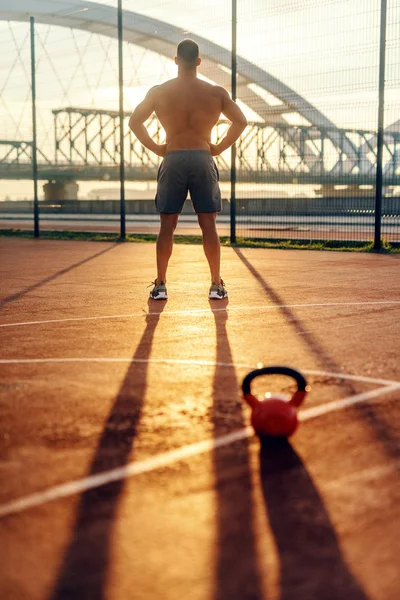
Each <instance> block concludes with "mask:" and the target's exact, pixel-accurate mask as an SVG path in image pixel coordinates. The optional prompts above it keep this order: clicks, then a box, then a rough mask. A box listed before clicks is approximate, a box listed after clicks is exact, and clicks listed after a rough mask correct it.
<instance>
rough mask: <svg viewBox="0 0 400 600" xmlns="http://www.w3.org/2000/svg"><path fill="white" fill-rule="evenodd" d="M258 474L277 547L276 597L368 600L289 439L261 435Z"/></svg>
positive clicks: (294, 599) (284, 598)
mask: <svg viewBox="0 0 400 600" xmlns="http://www.w3.org/2000/svg"><path fill="white" fill-rule="evenodd" d="M260 476H261V484H262V491H263V497H264V502H265V508H266V512H267V515H268V519H269V523H270V526H271V529H272V532H273V535H274V538H275V542H276V545H277V548H278V553H279V562H280V596H279V597H280V600H310V599H311V598H316V599H317V598H318V599H319V598H321V600H322V599H323V600H345V599H346V600H366V599H367V596H366V595H365V594H364V592H363V590H362V588H361V587H360V585H359V583H358V582H357V580H356V579H355V578H354V576H353V575H352V573H351V572H350V570H349V568H348V566H347V564H346V561H345V559H344V557H343V555H342V552H341V550H340V546H339V542H338V539H337V536H336V533H335V529H334V527H333V524H332V523H331V521H330V518H329V515H328V513H327V511H326V509H325V506H324V502H323V499H322V498H321V496H320V495H319V493H318V490H317V488H316V487H315V485H314V483H313V480H312V478H311V476H310V474H309V473H308V471H307V469H306V467H305V466H304V464H303V462H302V460H301V458H300V457H299V456H298V454H296V452H295V450H294V449H293V448H292V446H291V445H290V443H289V442H288V441H287V440H285V439H279V438H276V439H270V440H263V442H262V445H261V449H260Z"/></svg>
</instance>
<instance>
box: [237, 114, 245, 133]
mask: <svg viewBox="0 0 400 600" xmlns="http://www.w3.org/2000/svg"><path fill="white" fill-rule="evenodd" d="M237 126H238V127H240V129H241V130H242V131H244V130H245V129H246V127H247V119H246V117H245V116H244V115H242V116H241V117H240V118H239V119H238V120H237Z"/></svg>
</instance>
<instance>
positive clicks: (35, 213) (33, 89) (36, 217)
mask: <svg viewBox="0 0 400 600" xmlns="http://www.w3.org/2000/svg"><path fill="white" fill-rule="evenodd" d="M29 21H30V26H31V31H30V34H31V35H30V37H31V94H32V177H33V223H34V232H33V234H34V236H35V238H38V237H39V199H38V168H37V130H36V60H35V17H30V18H29Z"/></svg>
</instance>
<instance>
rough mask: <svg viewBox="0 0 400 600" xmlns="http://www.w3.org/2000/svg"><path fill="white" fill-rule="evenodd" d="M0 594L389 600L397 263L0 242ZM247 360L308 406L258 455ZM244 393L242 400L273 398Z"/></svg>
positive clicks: (31, 599)
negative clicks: (155, 295)
mask: <svg viewBox="0 0 400 600" xmlns="http://www.w3.org/2000/svg"><path fill="white" fill-rule="evenodd" d="M0 252H1V256H2V260H1V290H2V303H1V304H2V312H1V319H0V334H1V356H0V359H1V360H0V377H1V385H0V419H1V434H0V457H1V458H0V478H1V490H0V543H1V549H2V550H1V556H2V559H1V561H0V597H1V598H2V599H4V600H61V599H71V600H72V599H73V600H81V599H84V600H261V599H268V600H269V599H271V600H272V599H277V600H278V599H280V600H366V599H371V600H372V599H373V600H398V598H400V569H399V556H400V508H399V507H400V484H399V481H400V478H399V470H400V441H399V430H400V417H399V407H398V405H399V400H400V365H399V355H400V262H399V259H400V257H399V256H395V255H377V254H362V253H342V252H322V251H321V252H319V251H318V252H312V251H304V250H303V251H294V250H266V249H249V248H233V247H223V248H222V277H223V279H224V280H225V282H226V286H227V289H228V292H229V301H209V300H208V287H209V274H208V265H207V263H206V260H205V257H204V254H203V250H202V247H201V246H196V245H176V246H175V247H174V251H173V254H172V258H171V262H170V268H169V271H168V281H167V289H168V295H169V299H168V301H167V302H155V301H149V300H148V292H149V290H148V289H147V288H146V286H147V285H148V284H150V282H151V280H152V279H154V277H155V246H154V244H133V243H126V244H122V243H119V244H113V243H103V242H99V243H90V242H75V241H49V240H33V239H26V240H21V239H16V238H0ZM259 363H262V364H263V365H265V366H269V365H288V366H291V367H294V368H296V369H298V370H300V371H301V372H302V373H303V374H304V375H305V376H306V378H307V381H308V383H309V384H310V385H311V392H310V393H309V394H308V397H307V399H306V401H305V403H304V404H303V406H302V407H301V408H300V420H301V423H300V426H299V429H298V430H297V432H296V433H295V435H294V436H293V437H292V438H290V441H284V440H275V441H272V440H269V441H264V442H263V443H262V444H261V443H260V440H259V438H258V437H256V436H255V435H254V434H253V432H252V430H251V428H250V427H249V424H250V409H249V407H248V406H247V405H245V404H244V402H243V400H242V396H241V391H240V386H241V382H242V379H243V377H244V376H245V375H246V373H248V372H249V371H250V370H252V369H254V368H256V367H257V365H258V364H259ZM294 389H295V387H294V385H293V381H292V380H290V379H288V378H284V377H281V376H279V377H277V376H269V377H262V378H258V379H257V380H256V381H255V382H254V385H253V388H252V391H254V393H256V394H258V395H259V396H260V397H261V396H263V395H264V393H265V392H271V391H272V392H274V391H275V392H278V393H285V394H289V395H290V394H291V393H292V392H293V391H294Z"/></svg>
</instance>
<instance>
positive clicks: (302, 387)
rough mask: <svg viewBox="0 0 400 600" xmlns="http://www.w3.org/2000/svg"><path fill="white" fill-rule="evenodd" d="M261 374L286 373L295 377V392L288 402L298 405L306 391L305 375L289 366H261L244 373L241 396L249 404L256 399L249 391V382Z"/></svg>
mask: <svg viewBox="0 0 400 600" xmlns="http://www.w3.org/2000/svg"><path fill="white" fill-rule="evenodd" d="M261 375H287V376H288V377H292V378H293V379H295V381H296V383H297V392H295V393H294V394H293V396H292V398H291V400H290V403H291V404H293V405H294V406H300V404H301V403H302V402H303V400H304V398H305V396H306V394H307V392H308V386H307V381H306V379H305V377H304V376H303V375H302V374H301V373H299V371H296V370H295V369H291V368H290V367H263V368H262V369H254V371H250V373H248V374H247V375H246V377H245V378H244V379H243V383H242V391H243V396H244V398H245V399H246V400H247V402H249V404H250V405H252V404H253V402H254V400H256V398H255V396H253V394H252V393H251V387H250V386H251V382H252V381H253V379H255V378H256V377H260V376H261Z"/></svg>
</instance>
